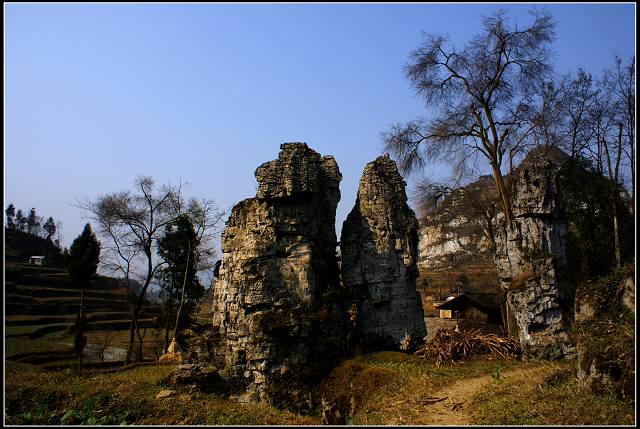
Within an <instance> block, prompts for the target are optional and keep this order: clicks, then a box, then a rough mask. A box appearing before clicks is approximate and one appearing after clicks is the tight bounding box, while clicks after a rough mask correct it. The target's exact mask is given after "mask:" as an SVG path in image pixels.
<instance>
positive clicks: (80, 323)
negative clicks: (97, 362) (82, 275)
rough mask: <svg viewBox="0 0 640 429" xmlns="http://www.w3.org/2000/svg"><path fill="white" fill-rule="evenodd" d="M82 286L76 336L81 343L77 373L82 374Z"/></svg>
mask: <svg viewBox="0 0 640 429" xmlns="http://www.w3.org/2000/svg"><path fill="white" fill-rule="evenodd" d="M83 325H84V286H83V287H81V288H80V318H79V319H78V331H79V333H78V334H77V335H78V336H79V338H80V341H81V344H82V345H81V346H80V351H79V352H78V372H79V373H80V372H82V352H83V351H84V326H83Z"/></svg>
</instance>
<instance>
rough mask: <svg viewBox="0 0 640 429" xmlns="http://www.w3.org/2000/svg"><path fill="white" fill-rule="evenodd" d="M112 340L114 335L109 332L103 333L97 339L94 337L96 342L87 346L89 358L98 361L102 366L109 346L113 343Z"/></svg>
mask: <svg viewBox="0 0 640 429" xmlns="http://www.w3.org/2000/svg"><path fill="white" fill-rule="evenodd" d="M113 338H114V333H113V332H110V331H105V332H103V333H102V334H101V335H100V336H99V337H96V342H93V343H91V344H89V345H88V346H87V349H88V354H89V356H90V357H91V358H93V359H96V360H100V363H101V364H104V361H105V359H106V357H107V355H108V353H109V349H110V348H111V344H112V343H113Z"/></svg>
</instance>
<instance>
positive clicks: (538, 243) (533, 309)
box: [494, 155, 575, 359]
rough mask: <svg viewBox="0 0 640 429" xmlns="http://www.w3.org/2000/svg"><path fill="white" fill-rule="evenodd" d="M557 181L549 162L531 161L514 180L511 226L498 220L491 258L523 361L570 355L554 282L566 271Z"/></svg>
mask: <svg viewBox="0 0 640 429" xmlns="http://www.w3.org/2000/svg"><path fill="white" fill-rule="evenodd" d="M559 175H560V168H559V167H558V166H557V165H556V164H554V163H553V162H552V161H551V160H550V159H549V158H547V157H546V156H544V155H538V156H536V157H533V158H532V159H531V161H530V162H529V163H528V165H526V166H524V168H522V169H521V170H520V171H518V174H517V176H516V177H514V180H515V183H514V185H513V188H512V194H511V195H512V204H513V214H514V220H513V222H512V223H511V224H510V225H507V223H506V222H505V221H504V217H502V216H501V214H500V215H499V216H498V222H497V223H498V228H497V231H496V232H497V234H496V235H497V236H496V250H495V255H494V258H495V262H496V267H497V269H498V276H499V278H500V283H501V287H502V288H503V289H505V290H507V291H508V294H507V300H508V303H509V305H510V308H511V311H512V313H513V314H514V316H515V319H516V321H517V324H518V327H519V336H520V342H521V345H522V349H523V351H524V354H525V357H527V358H549V359H555V358H560V357H563V356H566V355H570V354H572V353H574V351H575V348H574V347H573V346H572V344H571V342H570V340H569V337H568V335H567V315H566V314H565V311H566V310H565V308H564V306H563V305H562V301H563V299H564V297H563V285H562V280H561V278H560V277H559V272H560V271H562V270H565V269H566V268H567V267H566V264H567V259H566V254H565V243H566V235H567V221H566V219H564V217H563V213H562V209H561V201H560V198H561V196H560V191H559V188H558V179H559Z"/></svg>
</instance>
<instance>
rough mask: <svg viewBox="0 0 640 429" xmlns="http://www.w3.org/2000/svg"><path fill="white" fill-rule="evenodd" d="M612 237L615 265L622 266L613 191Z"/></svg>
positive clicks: (616, 205)
mask: <svg viewBox="0 0 640 429" xmlns="http://www.w3.org/2000/svg"><path fill="white" fill-rule="evenodd" d="M611 203H612V204H613V237H614V243H615V249H616V250H615V252H616V266H617V267H620V266H622V255H621V251H620V230H619V228H620V226H619V224H618V204H617V203H616V200H615V191H614V192H613V201H612V202H611Z"/></svg>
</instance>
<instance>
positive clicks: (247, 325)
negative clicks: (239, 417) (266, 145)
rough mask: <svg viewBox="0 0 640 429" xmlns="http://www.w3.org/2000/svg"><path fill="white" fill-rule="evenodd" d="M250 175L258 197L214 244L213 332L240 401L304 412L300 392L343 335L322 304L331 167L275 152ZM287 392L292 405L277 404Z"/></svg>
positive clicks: (335, 192) (297, 147)
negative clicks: (218, 245) (217, 255)
mask: <svg viewBox="0 0 640 429" xmlns="http://www.w3.org/2000/svg"><path fill="white" fill-rule="evenodd" d="M255 175H256V179H257V180H258V190H257V193H256V197H255V198H249V199H246V200H244V201H242V202H240V203H238V204H237V205H236V206H235V207H234V208H233V210H232V212H231V215H230V217H229V220H228V221H227V224H226V227H225V230H224V232H223V234H222V253H223V255H222V265H221V268H220V279H219V281H217V282H216V285H215V289H214V303H215V304H214V305H215V308H214V318H213V320H214V329H218V330H219V333H220V335H221V337H222V344H223V345H222V350H221V353H220V354H221V355H223V356H224V360H225V365H226V366H227V370H228V379H229V380H230V381H231V382H232V383H234V384H235V386H236V387H237V388H238V391H239V392H242V393H241V394H240V396H239V397H238V399H239V400H240V401H251V402H257V401H262V402H274V401H275V402H277V401H278V400H280V399H282V400H291V399H292V400H293V401H294V402H296V404H297V405H298V406H300V407H304V406H305V404H304V403H305V401H306V398H305V394H304V392H303V389H302V386H303V385H304V384H305V383H306V382H307V381H308V379H310V378H313V377H314V376H315V375H316V373H317V372H318V371H321V370H322V367H325V366H326V365H327V362H328V361H330V360H331V354H332V353H337V351H339V350H340V349H341V347H342V344H341V341H342V339H343V337H341V336H340V335H344V336H346V335H347V329H345V323H348V321H347V320H346V316H344V315H345V314H346V313H345V311H344V309H343V308H341V307H340V303H337V302H332V301H331V300H330V299H327V296H330V295H331V291H335V290H336V289H337V288H339V271H338V265H337V260H336V255H335V249H336V245H337V240H336V234H335V213H336V207H337V204H338V201H339V200H340V190H339V183H340V180H341V179H342V175H341V174H340V171H339V169H338V165H337V164H336V161H335V160H334V159H333V157H330V156H325V157H322V156H320V154H318V153H317V152H315V151H313V150H312V149H309V148H308V147H307V145H306V144H304V143H285V144H283V145H281V146H280V154H279V157H278V159H276V160H274V161H270V162H267V163H265V164H262V165H261V166H260V167H258V169H257V170H256V172H255ZM336 333H340V334H336ZM325 349H326V350H325ZM285 391H286V392H287V394H292V395H293V396H294V398H281V397H280V396H279V395H281V394H284V392H285ZM296 392H297V393H299V394H298V395H297V394H296Z"/></svg>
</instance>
